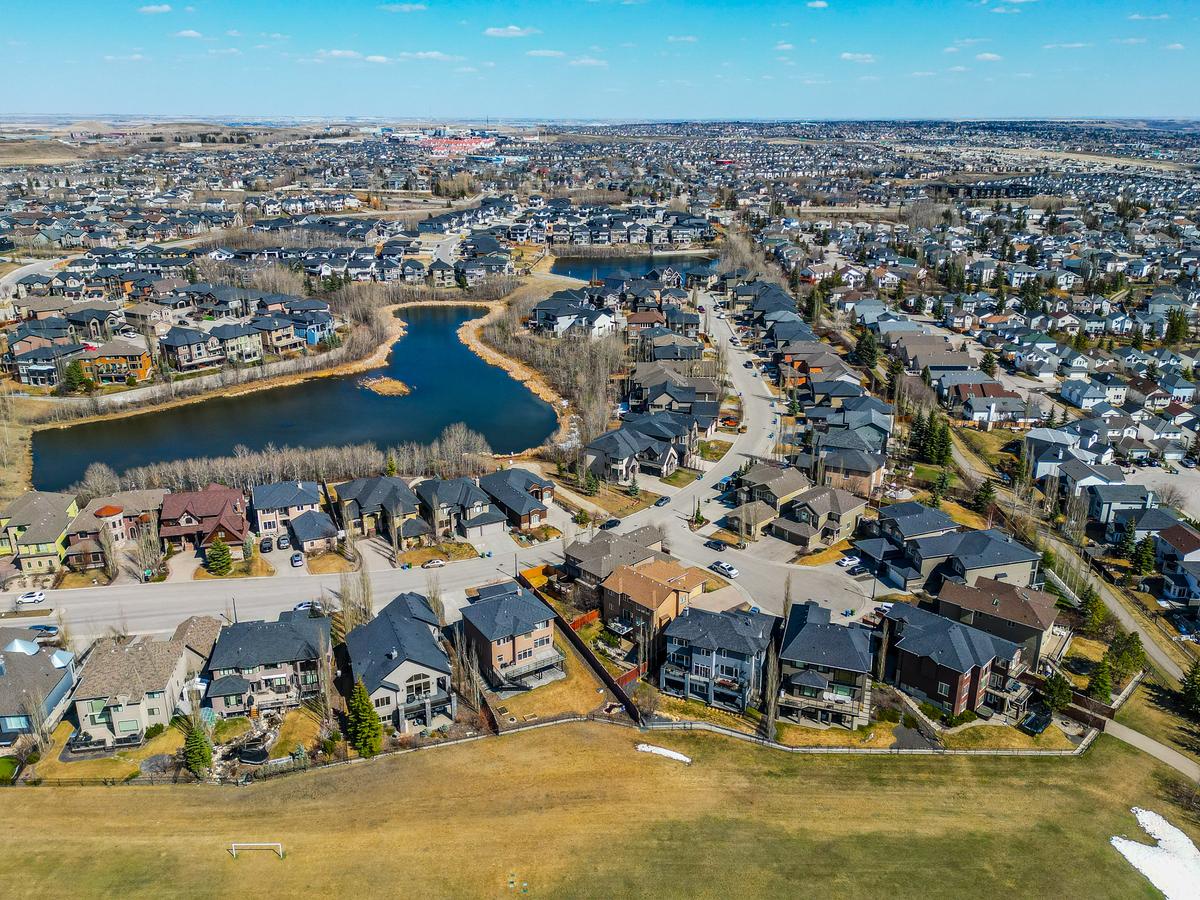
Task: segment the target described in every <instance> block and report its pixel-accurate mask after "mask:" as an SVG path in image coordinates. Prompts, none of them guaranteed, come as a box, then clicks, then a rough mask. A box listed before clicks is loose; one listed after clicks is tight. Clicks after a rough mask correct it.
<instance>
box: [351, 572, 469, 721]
mask: <svg viewBox="0 0 1200 900" xmlns="http://www.w3.org/2000/svg"><path fill="white" fill-rule="evenodd" d="M439 636H440V629H439V623H438V617H437V615H436V614H435V613H434V611H433V609H432V607H430V605H429V601H428V600H427V599H425V598H424V597H422V596H421V595H420V594H413V593H406V594H401V595H400V596H398V597H396V598H395V599H394V600H392V601H391V602H390V603H389V604H388V605H387V606H385V607H384V608H383V609H381V610H380V611H379V615H377V616H376V617H375V618H374V619H372V620H371V621H370V622H367V623H366V624H365V625H360V626H358V627H357V628H355V629H353V630H352V631H351V632H350V633H349V634H347V635H346V653H347V655H348V656H349V659H350V666H351V674H350V678H351V683H353V682H354V681H357V680H358V679H360V678H361V679H362V682H363V685H364V686H365V687H366V689H367V693H368V694H369V695H370V697H371V703H372V704H373V705H374V706H375V709H376V711H377V712H378V714H379V718H380V720H381V721H383V722H385V723H386V724H388V725H389V726H391V727H392V728H394V729H396V730H397V731H399V732H401V733H402V734H404V733H407V732H409V731H412V730H420V729H422V728H429V727H431V726H432V725H433V721H434V718H435V717H437V716H443V717H445V718H447V719H449V720H450V721H453V719H454V713H455V709H456V705H455V698H454V691H453V690H451V683H450V682H451V670H450V658H449V657H448V656H447V655H446V651H445V650H444V649H443V647H442V643H441V641H440V640H439Z"/></svg>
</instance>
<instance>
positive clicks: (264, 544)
mask: <svg viewBox="0 0 1200 900" xmlns="http://www.w3.org/2000/svg"><path fill="white" fill-rule="evenodd" d="M274 549H275V542H274V541H272V540H271V539H270V538H269V537H265V538H263V539H262V540H261V541H259V542H258V552H259V553H270V552H271V551H272V550H274Z"/></svg>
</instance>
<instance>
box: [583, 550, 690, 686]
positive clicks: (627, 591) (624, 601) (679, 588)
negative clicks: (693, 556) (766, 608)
mask: <svg viewBox="0 0 1200 900" xmlns="http://www.w3.org/2000/svg"><path fill="white" fill-rule="evenodd" d="M707 580H708V576H707V574H706V573H705V571H704V570H703V569H700V568H697V567H696V566H688V567H684V566H681V565H680V564H679V563H678V562H676V561H675V560H671V559H667V560H660V559H648V560H646V561H644V562H641V563H638V564H636V565H620V566H617V567H616V568H615V569H613V572H612V574H611V575H609V576H608V577H607V578H605V579H604V581H603V582H602V583H601V585H600V614H601V616H602V617H603V618H604V623H605V625H607V626H608V629H609V631H612V632H613V633H615V634H618V635H620V636H621V637H628V638H629V639H630V640H631V641H633V642H634V643H635V644H637V645H638V647H639V648H643V649H644V653H643V659H644V660H646V661H648V662H649V663H653V662H655V661H656V660H657V659H658V658H659V650H660V649H661V646H660V645H661V644H662V639H661V633H662V630H663V629H664V628H665V627H666V626H667V624H668V623H669V622H671V621H672V620H673V619H675V618H676V617H678V616H680V615H682V614H683V611H684V610H685V609H687V608H688V607H689V606H690V605H691V604H692V602H693V601H694V600H696V599H697V598H698V597H700V595H701V594H703V593H704V584H705V582H706V581H707Z"/></svg>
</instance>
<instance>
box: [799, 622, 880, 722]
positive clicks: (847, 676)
mask: <svg viewBox="0 0 1200 900" xmlns="http://www.w3.org/2000/svg"><path fill="white" fill-rule="evenodd" d="M779 661H780V664H781V666H782V670H781V672H780V679H779V713H780V715H781V716H783V717H784V718H790V719H795V720H796V721H797V722H799V721H804V720H809V721H814V722H820V723H822V724H825V725H840V726H843V727H845V728H851V729H854V728H861V727H862V726H863V725H866V724H867V723H868V722H869V721H870V718H871V672H872V669H873V657H872V653H871V633H870V632H869V631H868V630H867V629H866V628H864V627H863V626H861V625H858V624H856V623H851V624H849V625H837V624H834V623H833V622H831V621H830V616H829V610H828V609H826V608H825V607H823V606H820V605H819V604H817V603H814V602H813V601H811V600H810V601H808V602H807V603H795V604H793V605H792V608H791V609H790V610H789V611H788V617H787V622H786V624H785V626H784V631H783V643H782V648H781V649H780V651H779Z"/></svg>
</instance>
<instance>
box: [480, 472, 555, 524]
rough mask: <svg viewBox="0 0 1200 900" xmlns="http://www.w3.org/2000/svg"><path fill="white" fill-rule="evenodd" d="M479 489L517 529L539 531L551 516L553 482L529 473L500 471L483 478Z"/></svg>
mask: <svg viewBox="0 0 1200 900" xmlns="http://www.w3.org/2000/svg"><path fill="white" fill-rule="evenodd" d="M479 486H480V487H481V488H483V490H484V492H485V493H486V494H487V495H488V496H489V497H491V498H492V502H493V503H494V504H495V505H496V508H497V509H499V510H500V511H501V512H503V513H504V514H505V515H506V516H508V522H509V524H510V525H512V526H513V527H514V528H520V529H522V530H524V529H527V528H536V527H537V526H538V525H541V524H542V523H543V522H545V521H546V517H547V516H548V515H549V513H550V510H549V504H550V502H551V500H553V498H554V482H553V481H550V480H549V479H548V478H542V477H540V476H538V475H535V474H534V473H533V472H530V471H529V470H528V469H498V470H497V471H495V472H490V473H488V474H487V475H483V476H481V477H480V479H479Z"/></svg>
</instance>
